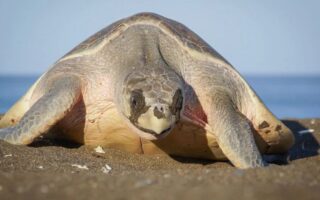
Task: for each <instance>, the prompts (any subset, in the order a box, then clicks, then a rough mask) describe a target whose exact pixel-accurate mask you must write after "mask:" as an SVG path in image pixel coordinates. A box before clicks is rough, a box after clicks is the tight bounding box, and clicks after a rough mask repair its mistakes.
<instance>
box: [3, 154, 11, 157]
mask: <svg viewBox="0 0 320 200" xmlns="http://www.w3.org/2000/svg"><path fill="white" fill-rule="evenodd" d="M3 157H5V158H7V157H12V154H6V155H4V156H3Z"/></svg>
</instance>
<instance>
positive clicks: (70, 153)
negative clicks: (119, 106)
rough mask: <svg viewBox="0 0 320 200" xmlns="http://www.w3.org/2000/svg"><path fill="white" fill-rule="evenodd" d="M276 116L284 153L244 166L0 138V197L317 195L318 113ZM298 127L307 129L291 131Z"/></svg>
mask: <svg viewBox="0 0 320 200" xmlns="http://www.w3.org/2000/svg"><path fill="white" fill-rule="evenodd" d="M284 122H285V123H286V124H287V125H288V126H289V128H291V129H292V130H293V131H294V133H295V136H296V145H295V146H294V148H293V149H292V150H291V151H290V153H289V159H288V157H287V156H277V157H273V158H272V157H270V156H269V158H268V159H272V160H274V161H275V162H277V163H279V162H280V163H282V164H281V165H280V164H272V165H271V166H269V167H266V168H259V169H249V170H239V169H237V168H235V167H233V166H232V165H231V164H229V163H227V162H211V161H203V160H192V159H182V158H172V157H169V156H164V155H161V156H160V155H156V156H146V155H136V154H130V153H125V152H121V151H117V150H112V149H104V150H105V154H99V153H96V152H95V151H93V150H92V149H87V148H86V147H84V146H81V147H77V146H75V145H71V144H66V143H63V142H53V141H38V142H36V143H35V144H33V146H29V147H26V146H14V145H10V144H7V143H5V142H2V141H0V199H1V200H4V199H301V200H302V199H303V200H304V199H320V156H319V155H318V153H320V152H319V142H320V119H303V120H284ZM305 129H313V130H314V132H313V133H310V132H308V131H304V132H300V133H299V131H301V130H305ZM311 132H312V131H311ZM286 160H289V164H283V162H285V161H286ZM106 164H107V165H108V166H110V167H111V168H112V169H111V170H110V169H109V170H110V171H109V173H108V169H107V168H105V169H104V170H102V168H103V167H105V165H106ZM73 165H77V166H78V165H79V166H78V167H77V166H73ZM79 167H80V168H79ZM81 168H83V169H81ZM103 171H104V172H103Z"/></svg>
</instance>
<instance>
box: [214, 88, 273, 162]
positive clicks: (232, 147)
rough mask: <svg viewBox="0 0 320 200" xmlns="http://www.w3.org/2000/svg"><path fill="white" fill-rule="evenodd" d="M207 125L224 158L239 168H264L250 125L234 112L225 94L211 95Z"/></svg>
mask: <svg viewBox="0 0 320 200" xmlns="http://www.w3.org/2000/svg"><path fill="white" fill-rule="evenodd" d="M209 99H210V100H209V101H208V102H209V105H208V108H209V112H208V124H209V126H210V128H211V129H212V132H213V134H214V135H215V136H216V138H217V142H218V144H219V147H220V148H221V150H222V151H223V153H224V154H225V155H226V157H227V158H228V159H229V160H230V161H231V162H232V164H234V165H235V166H236V167H239V168H252V167H262V166H266V165H267V163H265V162H264V161H263V159H262V157H261V154H260V152H259V150H258V147H257V145H256V143H255V140H254V136H253V133H252V131H251V127H250V123H249V122H248V120H247V119H246V117H245V116H244V115H242V114H241V113H240V112H239V111H237V110H236V108H235V106H234V104H233V102H232V100H231V99H230V98H229V97H228V95H226V94H225V92H221V93H220V92H217V93H214V94H213V95H211V97H210V98H209Z"/></svg>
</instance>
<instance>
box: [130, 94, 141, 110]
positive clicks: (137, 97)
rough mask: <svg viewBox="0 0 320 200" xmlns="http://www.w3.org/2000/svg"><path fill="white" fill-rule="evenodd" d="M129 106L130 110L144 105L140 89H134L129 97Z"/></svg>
mask: <svg viewBox="0 0 320 200" xmlns="http://www.w3.org/2000/svg"><path fill="white" fill-rule="evenodd" d="M130 106H131V109H132V110H139V109H142V108H143V107H144V98H143V95H142V91H141V90H134V91H132V93H131V97H130Z"/></svg>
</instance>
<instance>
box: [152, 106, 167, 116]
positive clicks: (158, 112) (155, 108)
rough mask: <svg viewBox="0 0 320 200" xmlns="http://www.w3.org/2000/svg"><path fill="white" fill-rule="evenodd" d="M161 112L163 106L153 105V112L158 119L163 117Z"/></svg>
mask: <svg viewBox="0 0 320 200" xmlns="http://www.w3.org/2000/svg"><path fill="white" fill-rule="evenodd" d="M163 112H164V108H163V106H155V107H154V110H153V113H154V116H156V117H157V118H158V119H161V118H164V117H165V115H164V113H163Z"/></svg>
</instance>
